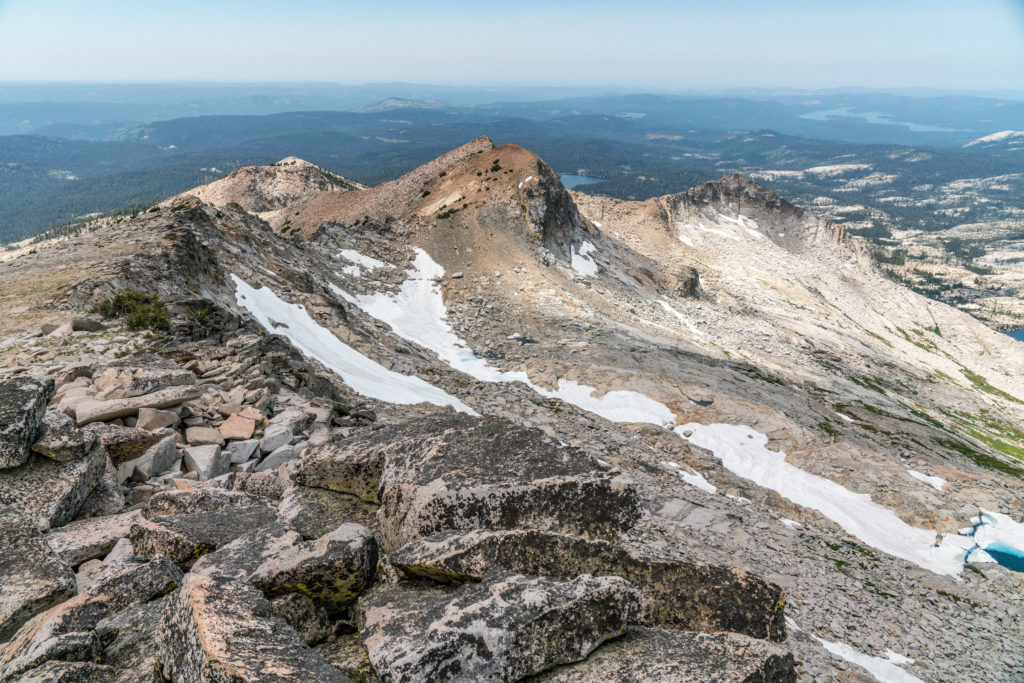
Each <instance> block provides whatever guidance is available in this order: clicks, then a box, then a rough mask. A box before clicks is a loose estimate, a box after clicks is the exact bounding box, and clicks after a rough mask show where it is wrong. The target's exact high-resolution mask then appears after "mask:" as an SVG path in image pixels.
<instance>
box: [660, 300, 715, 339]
mask: <svg viewBox="0 0 1024 683" xmlns="http://www.w3.org/2000/svg"><path fill="white" fill-rule="evenodd" d="M658 304H660V305H661V307H662V308H664V309H665V310H666V311H668V312H669V313H671V314H673V315H674V316H675V317H677V318H679V320H680V322H682V323H683V324H684V325H686V329H688V330H689V331H690V333H691V334H695V335H697V336H698V337H703V336H704V333H703V332H701V331H700V330H698V329H697V328H696V327H695V326H694V324H693V323H691V322H690V321H689V320H688V319H687V318H686V316H684V315H683V314H682V313H680V312H679V311H677V310H676V309H674V308H672V306H670V305H669V304H668V302H666V301H658Z"/></svg>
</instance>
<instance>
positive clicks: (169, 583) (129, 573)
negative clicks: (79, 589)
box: [85, 555, 182, 610]
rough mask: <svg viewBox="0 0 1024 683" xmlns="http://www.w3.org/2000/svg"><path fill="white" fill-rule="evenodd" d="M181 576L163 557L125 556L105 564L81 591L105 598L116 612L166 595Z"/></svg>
mask: <svg viewBox="0 0 1024 683" xmlns="http://www.w3.org/2000/svg"><path fill="white" fill-rule="evenodd" d="M181 577H182V574H181V570H179V569H178V567H177V566H175V564H174V563H173V562H171V561H170V560H168V559H167V558H166V557H164V556H163V555H157V556H156V557H154V558H153V559H152V560H146V559H144V558H141V557H126V558H122V559H118V560H114V561H111V562H105V563H104V564H103V567H102V569H101V570H100V571H99V573H98V574H97V575H96V576H95V577H94V578H93V580H92V585H91V586H90V587H89V588H88V590H86V591H85V592H86V593H88V594H89V595H95V596H98V597H105V598H106V599H107V601H108V602H109V604H110V606H111V609H112V610H120V609H124V608H125V607H128V606H129V605H134V604H136V603H140V602H149V601H150V600H154V599H156V598H159V597H163V596H164V595H167V594H168V593H170V592H171V591H172V590H174V589H175V588H177V587H178V584H179V583H181Z"/></svg>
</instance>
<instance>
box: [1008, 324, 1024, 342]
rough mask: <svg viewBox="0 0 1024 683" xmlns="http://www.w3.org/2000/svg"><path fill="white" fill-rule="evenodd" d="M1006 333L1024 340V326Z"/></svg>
mask: <svg viewBox="0 0 1024 683" xmlns="http://www.w3.org/2000/svg"><path fill="white" fill-rule="evenodd" d="M1006 334H1008V335H1010V336H1011V337H1013V338H1014V339H1020V340H1021V341H1024V327H1022V328H1020V329H1019V330H1014V331H1013V332H1007V333H1006Z"/></svg>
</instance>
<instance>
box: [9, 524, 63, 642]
mask: <svg viewBox="0 0 1024 683" xmlns="http://www.w3.org/2000/svg"><path fill="white" fill-rule="evenodd" d="M0 538H2V539H3V543H2V544H0V642H2V641H4V640H6V639H7V638H9V637H10V636H11V634H13V633H14V632H15V631H16V630H17V629H18V628H19V627H20V626H21V625H22V624H24V623H25V622H26V621H28V620H29V619H30V618H31V617H32V616H34V615H36V614H38V613H39V612H42V611H43V610H46V609H49V608H50V607H52V606H54V605H56V604H58V603H60V602H63V601H64V600H67V599H68V598H70V597H71V596H73V595H74V594H75V574H74V572H73V571H71V567H69V566H68V565H67V564H65V563H64V562H62V561H61V559H60V558H59V557H58V556H57V554H56V553H55V552H54V551H53V550H51V549H50V547H49V546H48V545H47V544H46V541H44V540H43V537H42V536H40V535H39V534H38V532H37V531H36V529H35V528H34V526H33V525H31V524H29V523H27V522H26V521H25V519H24V518H22V517H20V516H18V515H16V514H14V513H13V512H11V511H0Z"/></svg>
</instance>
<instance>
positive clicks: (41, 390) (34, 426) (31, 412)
mask: <svg viewBox="0 0 1024 683" xmlns="http://www.w3.org/2000/svg"><path fill="white" fill-rule="evenodd" d="M53 391H54V383H53V380H52V379H50V378H35V377H14V378H12V379H8V380H5V381H3V382H0V470H3V469H6V468H9V467H17V466H18V465H21V464H22V463H24V462H25V461H26V460H27V459H28V456H29V446H30V445H31V444H32V442H33V441H35V438H36V432H37V430H38V429H39V424H40V423H41V422H42V421H43V415H44V414H45V413H46V404H47V403H48V402H49V401H50V398H51V397H52V396H53Z"/></svg>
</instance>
